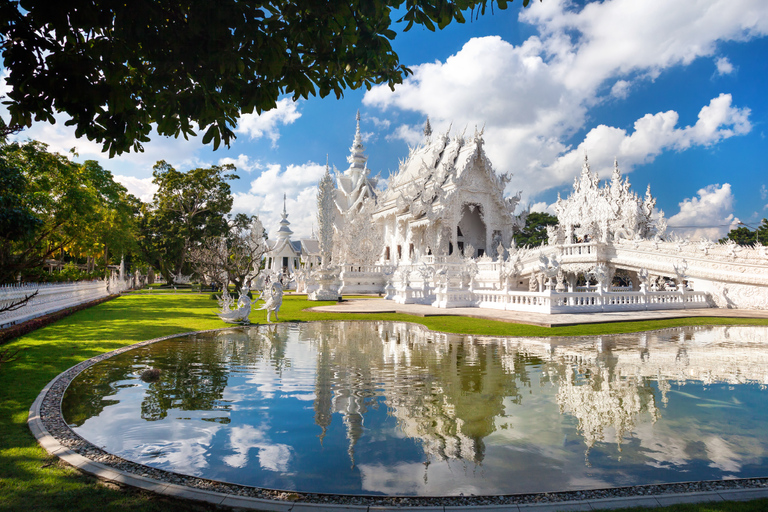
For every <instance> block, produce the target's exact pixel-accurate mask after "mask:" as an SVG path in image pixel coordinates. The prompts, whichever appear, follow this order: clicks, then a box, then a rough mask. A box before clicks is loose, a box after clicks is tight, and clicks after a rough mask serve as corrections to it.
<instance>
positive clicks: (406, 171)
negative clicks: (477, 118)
mask: <svg viewBox="0 0 768 512" xmlns="http://www.w3.org/2000/svg"><path fill="white" fill-rule="evenodd" d="M427 133H430V134H431V130H427V129H426V128H425V138H424V140H423V141H422V143H421V144H419V145H418V146H416V147H414V148H411V150H410V153H409V154H408V158H406V159H405V160H404V161H402V162H401V163H400V168H399V170H398V171H397V173H395V174H393V175H392V177H391V178H390V182H389V187H388V188H387V190H386V191H385V192H384V193H383V194H381V195H380V197H379V198H378V201H377V202H378V208H377V215H380V214H384V213H385V212H392V211H393V210H394V211H397V212H406V211H407V212H409V214H410V215H411V216H412V217H413V219H419V218H422V217H424V215H425V214H426V213H427V210H428V209H429V208H430V207H431V205H437V204H439V203H440V202H441V201H442V200H443V199H444V197H445V196H446V195H447V194H450V193H452V192H453V191H454V190H457V189H458V188H462V189H464V190H466V187H463V186H460V184H461V183H462V182H463V181H465V180H467V179H469V175H470V174H472V173H473V172H475V173H478V172H479V173H480V174H481V175H483V176H484V177H485V180H484V181H485V183H486V184H487V190H485V192H487V193H490V194H491V195H493V196H496V197H497V199H498V202H499V204H498V206H499V207H500V208H504V209H507V202H505V200H504V198H503V195H504V187H505V186H506V183H507V182H508V180H509V176H508V175H506V174H505V175H501V176H499V175H497V174H496V172H495V171H494V169H493V166H492V164H491V162H490V160H488V158H487V156H486V155H485V149H484V148H483V145H484V140H483V136H482V132H477V131H476V132H475V134H474V135H473V136H472V137H464V135H458V136H454V137H450V136H449V135H448V133H447V132H446V133H444V134H442V135H438V136H437V137H434V138H433V137H431V136H430V135H427ZM515 204H516V203H515ZM427 205H430V206H427ZM510 205H511V204H510ZM511 207H512V210H514V205H511ZM510 213H511V211H510Z"/></svg>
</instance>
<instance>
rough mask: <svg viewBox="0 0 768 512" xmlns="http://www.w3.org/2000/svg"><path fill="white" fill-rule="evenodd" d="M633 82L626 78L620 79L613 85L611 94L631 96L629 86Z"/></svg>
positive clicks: (617, 96)
mask: <svg viewBox="0 0 768 512" xmlns="http://www.w3.org/2000/svg"><path fill="white" fill-rule="evenodd" d="M630 86H631V84H630V83H629V82H627V81H626V80H619V81H618V82H616V83H615V84H613V87H611V96H613V97H614V98H619V99H624V98H626V97H627V96H629V88H630Z"/></svg>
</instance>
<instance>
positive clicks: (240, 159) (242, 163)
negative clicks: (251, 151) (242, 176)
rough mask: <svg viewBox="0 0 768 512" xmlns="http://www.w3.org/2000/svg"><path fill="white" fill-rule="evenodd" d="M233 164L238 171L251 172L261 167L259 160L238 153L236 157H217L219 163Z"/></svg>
mask: <svg viewBox="0 0 768 512" xmlns="http://www.w3.org/2000/svg"><path fill="white" fill-rule="evenodd" d="M226 164H233V165H234V166H235V167H237V170H238V171H245V172H247V173H251V172H253V171H255V170H260V169H263V168H264V167H263V166H262V165H261V162H259V161H252V160H251V159H250V157H249V156H248V155H244V154H242V153H241V154H239V155H238V156H237V158H230V157H224V158H220V159H219V165H226Z"/></svg>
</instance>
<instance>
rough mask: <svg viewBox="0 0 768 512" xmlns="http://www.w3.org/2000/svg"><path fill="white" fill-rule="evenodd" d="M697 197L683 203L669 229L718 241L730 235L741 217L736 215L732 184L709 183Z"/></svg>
mask: <svg viewBox="0 0 768 512" xmlns="http://www.w3.org/2000/svg"><path fill="white" fill-rule="evenodd" d="M697 196H698V197H692V198H686V199H684V200H683V201H682V202H681V203H680V212H679V213H677V214H675V215H673V216H672V217H670V218H669V221H668V222H669V230H670V231H671V232H673V233H675V234H677V235H680V236H683V237H686V236H690V237H691V238H692V239H697V238H708V239H710V240H717V239H719V238H722V237H724V236H725V235H727V234H728V231H730V229H731V228H732V226H733V225H734V224H737V223H738V219H737V218H735V217H734V216H733V213H732V211H733V193H732V192H731V185H730V184H729V183H723V185H722V186H721V185H719V184H714V185H708V186H707V187H704V188H702V189H700V190H699V191H698V192H697Z"/></svg>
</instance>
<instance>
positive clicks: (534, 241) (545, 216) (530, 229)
mask: <svg viewBox="0 0 768 512" xmlns="http://www.w3.org/2000/svg"><path fill="white" fill-rule="evenodd" d="M557 223H558V221H557V217H555V216H554V215H550V214H549V213H542V212H533V213H530V214H528V217H527V218H526V220H525V227H524V228H523V229H522V230H521V231H520V232H519V233H517V234H516V235H515V244H517V245H518V246H524V245H528V246H530V247H538V246H539V245H541V244H543V243H544V242H545V241H546V240H547V239H548V237H547V226H556V225H557Z"/></svg>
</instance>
